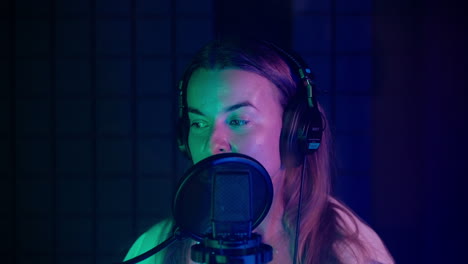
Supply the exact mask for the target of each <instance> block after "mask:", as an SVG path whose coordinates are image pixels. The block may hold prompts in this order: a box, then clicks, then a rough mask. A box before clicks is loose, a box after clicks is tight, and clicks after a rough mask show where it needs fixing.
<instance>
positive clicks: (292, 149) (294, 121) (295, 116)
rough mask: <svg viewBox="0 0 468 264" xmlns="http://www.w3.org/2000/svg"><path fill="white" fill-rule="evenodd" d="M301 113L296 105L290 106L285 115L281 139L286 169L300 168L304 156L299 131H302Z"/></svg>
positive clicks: (281, 149)
mask: <svg viewBox="0 0 468 264" xmlns="http://www.w3.org/2000/svg"><path fill="white" fill-rule="evenodd" d="M299 119H300V112H299V109H298V105H297V104H296V103H292V104H289V105H288V106H287V107H286V109H285V110H284V113H283V127H282V129H281V138H280V154H281V164H283V167H285V168H294V167H298V166H299V165H300V164H301V162H302V158H303V155H302V153H301V151H300V147H299V145H300V143H299V138H298V135H299V133H298V130H299V129H301V128H300V127H301V124H300V120H299Z"/></svg>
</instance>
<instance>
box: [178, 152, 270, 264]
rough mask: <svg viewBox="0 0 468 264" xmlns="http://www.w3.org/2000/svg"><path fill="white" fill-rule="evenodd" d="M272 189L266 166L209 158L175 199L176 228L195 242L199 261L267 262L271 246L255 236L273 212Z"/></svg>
mask: <svg viewBox="0 0 468 264" xmlns="http://www.w3.org/2000/svg"><path fill="white" fill-rule="evenodd" d="M272 199H273V187H272V183H271V179H270V176H269V175H268V173H267V172H266V170H265V168H263V166H262V165H261V164H260V163H258V162H257V161H256V160H255V159H253V158H251V157H249V156H246V155H243V154H236V153H224V154H218V155H214V156H211V157H208V158H206V159H204V160H202V161H200V162H199V163H197V164H196V165H195V166H193V167H192V168H191V169H190V170H189V171H187V173H186V174H185V176H184V177H183V179H182V180H181V183H180V184H179V188H178V190H177V192H176V195H175V197H174V204H173V215H174V219H175V223H176V226H177V227H179V228H180V229H181V230H182V231H183V232H185V233H188V234H189V235H190V236H191V237H193V238H195V239H196V240H197V241H198V242H199V244H196V245H194V246H192V248H191V258H192V260H193V261H194V262H197V263H209V264H221V263H230V264H234V263H239V264H240V263H244V264H262V263H268V262H270V261H271V260H272V258H273V255H272V247H271V246H269V245H266V244H263V243H262V242H261V236H260V235H258V234H255V233H252V230H253V229H254V228H255V227H257V226H258V225H259V224H260V223H261V221H262V220H263V219H264V218H265V216H266V214H267V213H268V211H269V209H270V206H271V202H272Z"/></svg>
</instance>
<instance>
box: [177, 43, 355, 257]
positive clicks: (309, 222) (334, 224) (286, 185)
mask: <svg viewBox="0 0 468 264" xmlns="http://www.w3.org/2000/svg"><path fill="white" fill-rule="evenodd" d="M200 68H204V69H225V68H238V69H242V70H245V71H249V72H253V73H256V74H259V75H260V76H263V77H265V78H266V79H268V80H270V81H271V82H272V83H273V84H275V86H276V87H277V88H278V89H279V91H280V93H279V94H280V104H281V105H282V107H283V109H284V108H286V106H287V104H288V102H290V101H291V100H292V98H294V97H295V96H296V94H297V93H298V87H297V85H296V82H295V77H294V75H295V73H293V71H292V70H291V68H290V66H289V65H288V64H287V63H286V62H285V60H284V59H283V57H282V56H281V55H279V54H278V53H277V51H276V50H275V49H274V48H272V47H271V46H269V45H268V44H267V43H266V42H263V41H257V40H245V39H243V40H239V39H235V40H233V39H229V40H226V39H222V40H220V39H218V40H215V41H213V42H211V43H209V44H208V45H206V46H205V47H203V48H202V49H201V50H200V51H199V52H198V53H197V54H196V55H195V57H194V59H193V60H192V63H191V64H190V65H189V66H188V68H187V70H186V71H185V74H184V77H183V81H184V82H185V85H186V83H187V82H188V80H189V79H190V77H191V75H192V73H193V72H194V71H195V70H197V69H200ZM183 93H184V94H186V91H183ZM182 104H185V105H186V97H185V96H184V97H183V98H182ZM319 109H320V110H322V109H321V107H320V105H319ZM322 113H323V110H322ZM185 114H186V113H182V116H181V118H182V122H181V125H182V126H187V127H188V124H184V120H183V119H184V115H185ZM185 121H186V120H185ZM283 124H284V122H283ZM187 127H186V129H187V130H188V128H187ZM291 129H295V128H294V124H293V127H292V128H291ZM185 132H186V133H188V131H185ZM185 135H186V134H185ZM181 141H182V142H186V139H184V138H183V139H182V140H181ZM331 141H332V137H331V132H330V130H329V129H325V131H324V133H323V136H322V142H321V146H320V147H319V149H318V150H317V151H316V152H315V153H313V154H311V155H308V156H306V158H305V159H304V162H302V164H300V165H299V166H298V167H293V168H290V167H288V168H286V173H285V175H286V176H285V178H284V182H283V197H284V200H283V205H284V208H285V211H284V215H283V219H282V220H283V226H284V228H285V230H286V231H287V232H288V233H289V237H290V238H291V241H294V237H295V231H296V217H297V213H298V211H297V210H298V203H299V191H298V190H299V186H300V184H301V182H300V181H301V172H302V169H303V167H304V166H305V169H306V170H305V177H304V182H303V186H304V187H303V194H302V207H301V221H300V236H299V239H298V255H297V258H298V263H303V264H315V263H340V261H339V256H338V253H337V252H335V250H334V246H335V245H336V244H337V243H340V244H341V245H347V244H349V245H351V244H352V245H353V247H352V248H353V249H362V251H363V252H364V247H363V246H362V243H361V242H360V241H359V240H358V238H357V233H356V232H348V231H347V230H353V228H345V227H343V226H342V223H343V222H344V221H341V220H340V215H339V214H338V213H337V211H338V210H342V211H343V212H344V213H348V214H350V213H349V211H348V210H347V209H345V208H344V207H342V206H341V205H339V204H337V203H333V202H332V201H331V200H330V197H331V196H330V194H331V186H330V184H331V180H330V171H331V165H330V164H331V163H330V160H331V158H332V151H331V150H332V149H333V148H332V146H331ZM185 145H187V144H185ZM186 148H187V149H188V146H186ZM282 156H284V153H282ZM350 219H353V218H352V217H351V216H350ZM354 230H356V228H354ZM293 246H294V245H291V246H290V251H291V255H292V253H293ZM363 252H360V253H357V254H361V255H362V254H363Z"/></svg>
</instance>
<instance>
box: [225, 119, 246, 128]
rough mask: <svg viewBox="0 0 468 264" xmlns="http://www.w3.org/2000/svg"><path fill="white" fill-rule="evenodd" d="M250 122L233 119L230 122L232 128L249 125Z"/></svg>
mask: <svg viewBox="0 0 468 264" xmlns="http://www.w3.org/2000/svg"><path fill="white" fill-rule="evenodd" d="M249 122H250V121H248V120H240V119H233V120H231V121H229V125H230V126H245V125H247V124H248V123H249Z"/></svg>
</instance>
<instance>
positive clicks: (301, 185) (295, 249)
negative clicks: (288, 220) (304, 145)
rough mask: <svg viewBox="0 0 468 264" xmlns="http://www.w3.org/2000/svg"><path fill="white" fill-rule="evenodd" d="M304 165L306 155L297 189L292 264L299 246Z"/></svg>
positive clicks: (305, 156) (295, 259)
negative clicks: (297, 198) (297, 197)
mask: <svg viewBox="0 0 468 264" xmlns="http://www.w3.org/2000/svg"><path fill="white" fill-rule="evenodd" d="M306 164H307V155H304V163H303V164H302V172H301V183H300V187H299V203H298V205H297V219H296V235H295V240H294V254H293V258H294V261H293V263H294V264H296V263H297V247H298V244H299V231H300V223H301V207H302V189H303V185H304V175H305V170H306Z"/></svg>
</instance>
